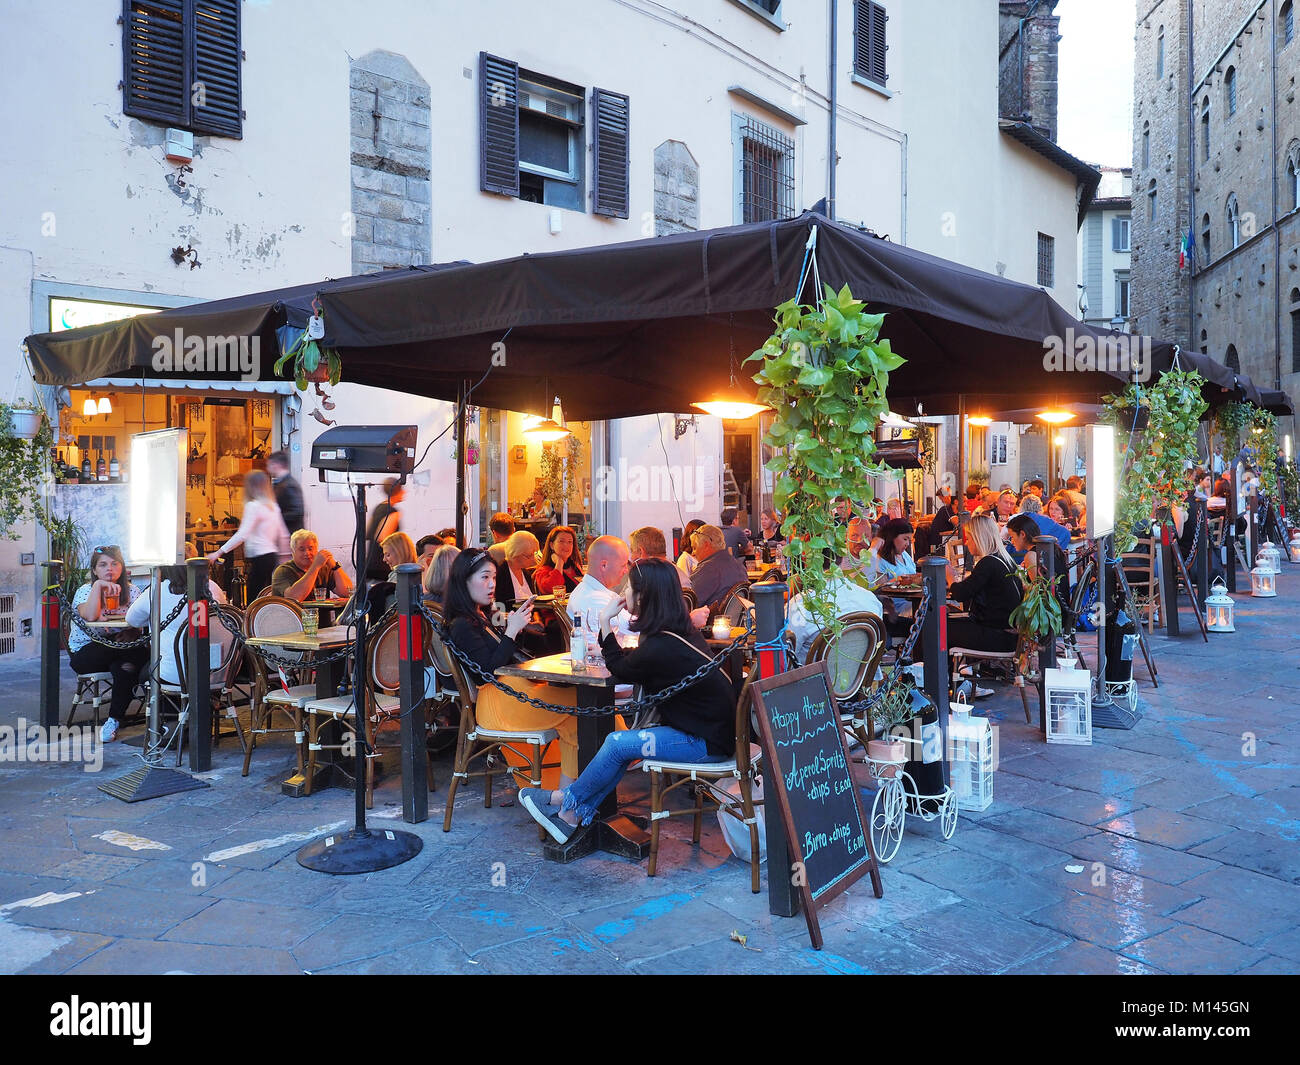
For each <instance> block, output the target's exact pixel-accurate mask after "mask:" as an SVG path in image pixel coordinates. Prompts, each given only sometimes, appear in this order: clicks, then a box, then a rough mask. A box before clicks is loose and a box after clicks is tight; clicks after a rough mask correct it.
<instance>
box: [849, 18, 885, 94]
mask: <svg viewBox="0 0 1300 1065" xmlns="http://www.w3.org/2000/svg"><path fill="white" fill-rule="evenodd" d="M888 21H889V17H888V16H887V15H886V14H885V9H884V7H882V6H881V5H880V4H875V3H871V2H870V0H854V3H853V73H854V74H856V75H857V76H858V77H860V78H865V79H866V80H867V81H874V82H875V83H876V84H877V85H884V84H885V82H886V81H887V80H888V74H887V73H886V70H885V53H886V52H887V51H889V46H888V45H887V44H886V43H885V23H886V22H888Z"/></svg>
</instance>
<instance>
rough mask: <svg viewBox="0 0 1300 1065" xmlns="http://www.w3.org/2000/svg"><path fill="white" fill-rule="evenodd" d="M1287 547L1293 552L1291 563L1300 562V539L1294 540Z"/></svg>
mask: <svg viewBox="0 0 1300 1065" xmlns="http://www.w3.org/2000/svg"><path fill="white" fill-rule="evenodd" d="M1287 546H1288V548H1289V549H1290V552H1291V561H1292V562H1300V539H1293V540H1292V541H1291V543H1290V544H1288V545H1287Z"/></svg>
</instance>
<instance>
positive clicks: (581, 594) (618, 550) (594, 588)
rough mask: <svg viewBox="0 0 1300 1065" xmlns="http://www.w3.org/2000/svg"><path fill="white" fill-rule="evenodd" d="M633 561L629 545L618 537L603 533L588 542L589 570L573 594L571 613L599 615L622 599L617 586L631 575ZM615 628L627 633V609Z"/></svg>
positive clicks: (570, 600) (616, 622)
mask: <svg viewBox="0 0 1300 1065" xmlns="http://www.w3.org/2000/svg"><path fill="white" fill-rule="evenodd" d="M629 560H630V552H629V551H628V546H627V544H625V543H624V542H623V541H622V540H620V539H619V538H618V537H617V536H599V537H597V538H596V539H595V540H593V541H592V542H591V543H590V544H589V545H587V572H586V573H585V574H584V575H583V578H582V580H580V581H579V582H578V586H577V587H576V588H574V589H573V594H572V595H570V596H569V605H568V608H567V609H568V611H569V616H570V617H572V616H573V615H574V614H580V615H581V616H582V617H583V618H584V619H586V618H587V617H588V615H590V616H591V617H592V619H593V620H594V619H595V618H598V617H599V616H600V612H601V611H602V610H604V609H605V607H607V606H608V605H609V604H610V603H612V602H613V601H614V600H615V599H617V598H618V591H617V588H618V587H619V585H621V584H622V583H623V579H624V578H625V577H626V576H627V569H628V564H629ZM620 621H621V624H620ZM614 627H615V628H616V629H618V630H619V631H620V632H624V633H626V631H627V614H626V612H623V613H621V614H620V615H619V618H617V619H615V624H614Z"/></svg>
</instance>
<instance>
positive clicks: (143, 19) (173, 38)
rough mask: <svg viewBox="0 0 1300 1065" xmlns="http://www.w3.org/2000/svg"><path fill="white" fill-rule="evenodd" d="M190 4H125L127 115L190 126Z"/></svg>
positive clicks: (135, 0)
mask: <svg viewBox="0 0 1300 1065" xmlns="http://www.w3.org/2000/svg"><path fill="white" fill-rule="evenodd" d="M187 57H188V52H187V49H186V40H185V0H125V2H124V3H123V5H122V65H123V74H122V113H123V114H127V115H133V116H134V117H136V118H147V119H153V120H155V121H158V122H170V123H174V124H176V125H180V126H183V125H186V124H187V120H188V118H189V85H190V76H189V75H190V71H189V61H188V58H187Z"/></svg>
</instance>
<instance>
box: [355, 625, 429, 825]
mask: <svg viewBox="0 0 1300 1065" xmlns="http://www.w3.org/2000/svg"><path fill="white" fill-rule="evenodd" d="M400 621H401V619H400V618H398V617H393V618H390V619H389V620H388V621H387V622H386V623H385V624H384V625H383V627H382V628H380V630H379V633H378V634H377V635H376V636H375V652H374V656H373V658H372V660H371V671H370V696H371V700H370V726H371V733H372V737H371V746H372V748H373V749H374V755H373V757H374V758H379V751H380V750H381V749H383V748H385V747H386V748H388V749H392V748H393V747H394V746H396V747H398V748H400V747H401V739H400V734H399V739H398V742H397V743H396V744H392V743H388V744H381V743H380V742H379V737H380V733H381V732H382V731H383V730H384V726H385V725H392V724H398V725H400V724H401V705H400V702H401V691H402V672H401V671H402V662H401V657H400V655H399V651H398V642H399V641H398V637H399V629H398V625H399V624H400ZM421 629H422V631H423V632H424V646H423V648H422V650H421V652H420V660H421V661H425V662H427V661H428V660H429V637H430V634H429V626H427V625H422V626H421ZM421 680H423V672H421ZM422 705H423V709H424V710H425V711H426V716H427V711H428V710H430V709H432V706H433V705H434V703H433V702H432V701H430V702H425V703H423V704H422ZM419 709H420V707H413V708H412V712H415V711H416V710H419ZM428 728H429V725H428V722H427V721H426V724H425V731H426V732H427V731H428ZM425 757H426V759H427V761H428V765H429V790H430V791H435V790H437V789H436V788H435V786H434V777H433V752H432V751H430V750H429V749H428V745H427V744H426V745H425ZM373 793H374V773H373V772H372V773H371V774H369V779H368V780H367V782H366V805H367V806H369V805H371V803H372V802H373Z"/></svg>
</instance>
